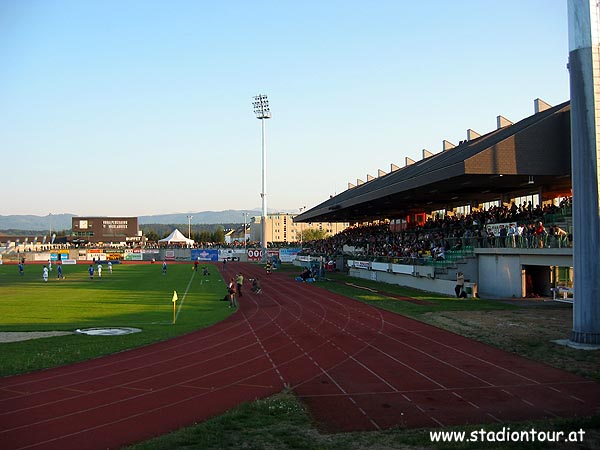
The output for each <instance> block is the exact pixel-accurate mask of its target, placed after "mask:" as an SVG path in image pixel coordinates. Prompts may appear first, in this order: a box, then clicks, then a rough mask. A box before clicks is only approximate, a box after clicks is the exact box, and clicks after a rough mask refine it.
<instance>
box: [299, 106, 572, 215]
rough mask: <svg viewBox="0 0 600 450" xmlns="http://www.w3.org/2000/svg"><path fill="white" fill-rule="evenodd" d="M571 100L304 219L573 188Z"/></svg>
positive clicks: (341, 197) (417, 209) (399, 211)
mask: <svg viewBox="0 0 600 450" xmlns="http://www.w3.org/2000/svg"><path fill="white" fill-rule="evenodd" d="M569 113H570V104H569V102H565V103H562V104H560V105H557V106H554V107H552V108H550V109H547V110H545V111H542V112H539V113H537V114H534V115H533V116H530V117H527V118H526V119H523V120H521V121H520V122H517V123H515V124H513V125H509V126H506V127H503V128H500V129H497V130H495V131H492V132H490V133H488V134H485V135H483V136H480V137H478V138H476V139H473V140H471V141H464V142H462V143H461V144H460V145H458V146H457V147H454V148H452V149H450V150H446V151H443V152H441V153H437V154H435V155H433V156H430V157H429V158H426V159H423V160H421V161H418V162H415V163H414V164H411V165H409V166H406V167H404V168H401V169H399V170H396V171H394V172H391V173H388V174H387V175H384V176H381V177H379V178H376V179H374V180H371V181H369V182H367V183H364V184H361V185H359V186H356V187H354V188H352V189H348V190H347V191H345V192H342V193H341V194H338V195H336V196H335V197H332V198H330V199H328V200H327V201H325V202H323V203H321V204H320V205H317V206H315V207H314V208H312V209H310V210H308V211H306V212H304V213H302V214H300V215H298V216H296V217H295V218H294V220H295V221H296V222H357V221H368V220H373V219H378V218H390V219H393V218H403V217H406V216H407V215H410V214H413V213H422V212H431V211H435V210H438V209H450V208H452V207H456V206H463V205H467V204H472V203H473V204H479V203H482V202H486V201H493V200H499V199H502V198H508V197H511V196H524V195H529V194H532V193H540V194H543V193H551V192H556V193H565V192H566V193H570V189H571V144H570V114H569Z"/></svg>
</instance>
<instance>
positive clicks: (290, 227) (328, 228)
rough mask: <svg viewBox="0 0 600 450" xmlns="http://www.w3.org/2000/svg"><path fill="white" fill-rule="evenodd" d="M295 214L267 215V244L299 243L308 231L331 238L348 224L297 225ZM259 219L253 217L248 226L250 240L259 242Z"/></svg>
mask: <svg viewBox="0 0 600 450" xmlns="http://www.w3.org/2000/svg"><path fill="white" fill-rule="evenodd" d="M296 216H297V214H288V213H277V214H269V215H268V216H267V221H266V225H267V227H266V241H267V242H301V241H302V237H301V234H302V233H303V232H305V231H306V230H309V229H317V230H322V231H324V232H325V233H326V235H327V236H333V235H334V234H337V233H339V232H341V231H343V230H345V229H346V228H348V226H349V223H348V222H304V223H297V222H295V221H294V218H295V217H296ZM260 233H261V217H260V216H257V217H253V218H252V222H251V224H250V240H252V241H260Z"/></svg>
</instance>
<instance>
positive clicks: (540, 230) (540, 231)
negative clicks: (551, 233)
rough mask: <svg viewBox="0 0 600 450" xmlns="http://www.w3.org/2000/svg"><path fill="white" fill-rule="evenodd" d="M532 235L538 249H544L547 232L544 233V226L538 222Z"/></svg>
mask: <svg viewBox="0 0 600 450" xmlns="http://www.w3.org/2000/svg"><path fill="white" fill-rule="evenodd" d="M534 234H535V236H536V237H537V240H538V247H539V248H544V247H545V246H546V235H547V234H548V232H547V231H546V228H545V227H544V224H543V223H542V222H541V221H538V223H537V226H536V227H535V231H534Z"/></svg>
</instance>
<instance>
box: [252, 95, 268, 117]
mask: <svg viewBox="0 0 600 450" xmlns="http://www.w3.org/2000/svg"><path fill="white" fill-rule="evenodd" d="M254 100H255V101H254V102H253V103H252V106H254V114H256V118H257V119H270V118H271V110H270V109H269V100H268V99H267V96H266V95H264V94H259V95H256V96H255V97H254Z"/></svg>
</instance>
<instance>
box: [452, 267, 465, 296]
mask: <svg viewBox="0 0 600 450" xmlns="http://www.w3.org/2000/svg"><path fill="white" fill-rule="evenodd" d="M464 288H465V276H464V275H463V273H462V272H457V273H456V286H454V292H455V293H456V297H457V298H465V297H466V296H467V294H466V292H465V291H464Z"/></svg>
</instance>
